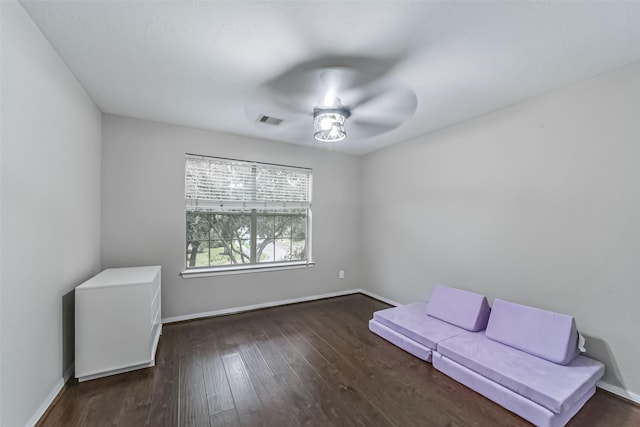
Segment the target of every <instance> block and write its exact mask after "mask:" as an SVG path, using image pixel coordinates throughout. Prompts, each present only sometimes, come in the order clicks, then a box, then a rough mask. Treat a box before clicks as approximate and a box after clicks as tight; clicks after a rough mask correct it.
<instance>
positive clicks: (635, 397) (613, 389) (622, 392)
mask: <svg viewBox="0 0 640 427" xmlns="http://www.w3.org/2000/svg"><path fill="white" fill-rule="evenodd" d="M597 386H598V387H600V388H601V389H603V390H607V391H608V392H610V393H613V394H616V395H618V396H620V397H623V398H625V399H627V400H630V401H632V402H635V403H640V394H638V393H634V392H632V391H629V390H626V389H624V388H622V387H618V386H615V385H613V384H609V383H607V382H604V381H599V382H598V384H597Z"/></svg>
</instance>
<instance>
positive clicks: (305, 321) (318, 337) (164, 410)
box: [39, 295, 640, 427]
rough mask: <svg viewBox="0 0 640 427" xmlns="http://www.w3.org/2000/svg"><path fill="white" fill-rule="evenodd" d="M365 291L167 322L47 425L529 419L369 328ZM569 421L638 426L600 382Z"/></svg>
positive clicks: (637, 413)
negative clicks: (149, 359) (116, 371)
mask: <svg viewBox="0 0 640 427" xmlns="http://www.w3.org/2000/svg"><path fill="white" fill-rule="evenodd" d="M386 307H387V305H386V304H383V303H381V302H379V301H376V300H373V299H371V298H368V297H366V296H363V295H350V296H345V297H339V298H333V299H328V300H322V301H314V302H308V303H302V304H295V305H290V306H285V307H277V308H272V309H266V310H259V311H254V312H249V313H243V314H235V315H231V316H225V317H217V318H210V319H204V320H197V321H191V322H184V323H177V324H171V325H166V326H165V327H164V331H163V335H162V338H161V340H160V346H159V348H158V353H157V359H156V366H155V367H153V368H149V369H143V370H139V371H134V372H130V373H126V374H120V375H115V376H112V377H108V378H102V379H98V380H93V381H88V382H84V383H80V384H77V383H75V384H70V385H68V386H67V388H66V389H65V391H64V393H63V394H62V396H61V397H60V398H59V399H58V401H57V402H56V403H55V404H54V406H53V407H52V408H51V409H50V410H49V412H48V413H47V414H46V415H45V418H44V419H43V420H41V421H40V423H39V425H41V426H65V427H66V426H92V427H93V426H116V425H117V426H132V427H138V426H238V425H242V426H300V425H310V426H332V425H335V426H352V425H361V426H403V427H404V426H526V425H529V424H528V423H527V422H526V421H524V420H523V419H521V418H519V417H517V416H516V415H514V414H512V413H510V412H508V411H506V410H504V409H502V408H501V407H500V406H498V405H496V404H494V403H493V402H491V401H489V400H487V399H485V398H484V397H482V396H480V395H479V394H476V393H475V392H473V391H471V390H469V389H467V388H466V387H464V386H462V385H460V384H458V383H457V382H455V381H454V380H452V379H450V378H448V377H447V376H445V375H443V374H441V373H439V372H438V371H436V370H435V369H433V367H432V366H431V364H429V363H425V362H422V361H421V360H419V359H416V358H415V357H413V356H411V355H409V354H408V353H405V352H404V351H402V350H400V349H398V348H396V347H394V346H393V345H391V344H390V343H388V342H386V341H385V340H383V339H381V338H379V337H378V336H376V335H374V334H372V333H371V332H369V330H368V325H367V322H368V321H369V319H370V318H371V314H372V313H373V312H374V311H376V310H379V309H382V308H386ZM569 425H570V426H574V427H575V426H615V427H621V426H640V407H638V406H636V405H633V404H630V403H628V402H626V401H624V400H622V399H619V398H617V397H614V396H613V395H610V394H608V393H606V392H602V391H600V390H598V392H597V393H596V395H595V396H594V397H593V398H592V399H591V400H590V401H589V402H588V403H587V405H586V406H585V407H584V408H583V409H582V411H581V412H580V413H579V414H578V415H577V416H576V417H575V418H574V419H573V420H572V421H571V423H570V424H569Z"/></svg>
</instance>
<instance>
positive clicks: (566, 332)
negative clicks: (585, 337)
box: [487, 299, 580, 365]
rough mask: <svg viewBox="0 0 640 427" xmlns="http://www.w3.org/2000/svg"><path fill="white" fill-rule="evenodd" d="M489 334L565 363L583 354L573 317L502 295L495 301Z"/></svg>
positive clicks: (501, 341) (502, 341)
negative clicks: (518, 302) (506, 298)
mask: <svg viewBox="0 0 640 427" xmlns="http://www.w3.org/2000/svg"><path fill="white" fill-rule="evenodd" d="M487 337H488V338H490V339H492V340H494V341H498V342H500V343H502V344H506V345H508V346H510V347H515V348H517V349H519V350H522V351H526V352H527V353H530V354H533V355H535V356H538V357H542V358H543V359H547V360H550V361H551V362H555V363H560V364H561V365H566V364H567V363H569V362H571V361H572V360H573V359H574V358H575V357H576V356H578V355H579V354H580V350H579V349H578V330H577V329H576V322H575V320H574V318H573V317H571V316H569V315H566V314H562V313H555V312H553V311H547V310H543V309H540V308H536V307H529V306H526V305H521V304H516V303H513V302H509V301H504V300H501V299H496V300H495V301H494V302H493V309H492V310H491V317H490V318H489V323H488V325H487Z"/></svg>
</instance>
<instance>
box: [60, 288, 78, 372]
mask: <svg viewBox="0 0 640 427" xmlns="http://www.w3.org/2000/svg"><path fill="white" fill-rule="evenodd" d="M75 341H76V290H75V289H72V290H71V291H70V292H68V293H67V294H65V295H63V296H62V375H63V377H64V378H66V377H65V375H67V374H69V370H70V369H72V368H73V364H74V362H75V351H76V350H75V349H76V346H75ZM71 375H72V376H73V372H71Z"/></svg>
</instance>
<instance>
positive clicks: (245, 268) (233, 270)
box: [180, 261, 315, 279]
mask: <svg viewBox="0 0 640 427" xmlns="http://www.w3.org/2000/svg"><path fill="white" fill-rule="evenodd" d="M314 265H315V262H312V261H309V262H307V261H301V262H287V263H277V264H270V265H260V266H256V265H251V266H249V265H242V266H238V267H220V268H199V269H193V270H184V271H183V272H181V273H180V275H181V276H182V278H183V279H195V278H198V277H209V276H226V275H229V274H246V273H262V272H265V271H280V270H293V269H298V268H310V267H313V266H314Z"/></svg>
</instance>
